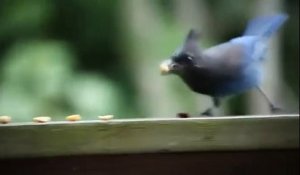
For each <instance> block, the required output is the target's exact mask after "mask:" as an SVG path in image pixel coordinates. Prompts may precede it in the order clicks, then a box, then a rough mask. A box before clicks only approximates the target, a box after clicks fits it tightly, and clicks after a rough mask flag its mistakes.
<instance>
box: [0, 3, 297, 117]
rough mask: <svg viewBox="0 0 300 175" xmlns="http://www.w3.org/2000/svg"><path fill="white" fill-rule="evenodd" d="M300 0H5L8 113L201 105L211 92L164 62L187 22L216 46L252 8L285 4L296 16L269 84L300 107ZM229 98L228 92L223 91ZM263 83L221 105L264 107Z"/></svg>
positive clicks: (275, 54)
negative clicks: (171, 72)
mask: <svg viewBox="0 0 300 175" xmlns="http://www.w3.org/2000/svg"><path fill="white" fill-rule="evenodd" d="M298 3H299V1H298V0H289V1H283V0H254V1H246V0H244V1H236V0H223V1H221V0H186V1H182V0H88V1H86V0H64V1H61V0H23V1H22V0H1V1H0V115H10V116H12V117H13V120H14V121H31V118H32V117H35V116H41V115H46V116H52V117H53V118H54V120H62V119H64V117H65V116H67V115H70V114H81V115H82V116H83V118H84V119H96V116H98V115H106V114H114V115H115V116H116V117H117V118H131V117H174V116H175V114H176V113H177V112H190V113H191V114H192V115H197V114H199V113H200V112H201V111H203V110H204V109H205V108H206V107H208V106H209V105H210V104H211V102H210V100H209V98H208V97H206V96H202V95H196V94H194V93H192V92H191V91H190V90H189V89H188V88H187V87H186V86H185V85H184V84H183V82H182V81H181V80H179V78H178V77H176V76H168V77H162V76H161V75H160V74H159V69H158V65H159V63H160V62H161V61H162V60H164V59H166V58H168V56H170V55H171V54H172V52H173V51H174V50H175V48H176V47H177V46H178V45H179V44H181V42H182V40H183V38H184V37H185V35H186V33H187V32H188V30H189V29H190V28H191V27H193V28H195V29H197V30H198V31H201V32H202V34H203V38H202V40H201V45H202V46H203V47H209V46H212V45H214V44H217V43H220V42H224V41H226V40H228V39H230V38H232V37H235V36H239V34H241V33H242V32H243V29H244V28H245V25H246V22H247V21H248V19H249V18H251V17H254V16H257V15H261V14H269V13H274V12H278V11H284V12H287V13H288V14H289V15H290V19H289V20H288V22H287V23H286V24H285V25H284V26H283V28H282V29H281V30H280V32H279V33H278V34H277V36H276V37H274V39H273V40H272V42H271V48H270V52H269V54H268V57H269V58H268V61H267V63H266V75H265V79H266V81H265V83H264V84H263V87H264V88H265V89H266V92H267V93H268V94H269V96H270V97H271V98H272V99H274V101H275V102H276V103H277V104H279V105H280V106H283V107H284V109H285V110H286V111H287V112H291V113H295V112H298V111H299V110H298V103H299V97H298V96H299V39H298V38H299V9H298V5H299V4H298ZM224 101H225V100H224ZM266 113H268V110H267V107H266V104H265V101H264V100H263V99H262V98H261V97H260V95H259V94H257V92H255V91H253V92H252V91H251V92H248V93H245V94H242V95H239V96H237V97H233V98H229V99H228V100H226V103H225V104H224V106H223V108H222V110H220V114H226V115H229V114H230V115H243V114H266Z"/></svg>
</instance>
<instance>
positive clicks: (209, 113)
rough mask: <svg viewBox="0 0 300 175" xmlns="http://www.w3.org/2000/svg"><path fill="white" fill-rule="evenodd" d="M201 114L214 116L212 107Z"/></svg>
mask: <svg viewBox="0 0 300 175" xmlns="http://www.w3.org/2000/svg"><path fill="white" fill-rule="evenodd" d="M200 115H201V116H213V113H212V110H211V109H207V110H206V111H204V112H202V113H201V114H200Z"/></svg>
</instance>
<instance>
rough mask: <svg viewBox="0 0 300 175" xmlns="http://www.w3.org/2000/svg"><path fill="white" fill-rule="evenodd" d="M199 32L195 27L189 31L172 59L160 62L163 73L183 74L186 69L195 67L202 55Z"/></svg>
mask: <svg viewBox="0 0 300 175" xmlns="http://www.w3.org/2000/svg"><path fill="white" fill-rule="evenodd" d="M198 39H199V33H197V32H195V31H194V30H193V29H192V30H190V31H189V33H188V34H187V36H186V39H185V42H184V44H183V46H182V47H180V48H179V49H177V50H176V51H175V53H174V54H173V55H172V56H171V58H170V59H167V60H165V61H163V62H162V63H161V64H160V72H161V74H162V75H167V74H181V73H182V72H184V70H186V69H188V68H190V67H193V66H195V65H196V63H197V59H199V57H200V50H199V48H198V45H197V42H198Z"/></svg>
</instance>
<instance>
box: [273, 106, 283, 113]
mask: <svg viewBox="0 0 300 175" xmlns="http://www.w3.org/2000/svg"><path fill="white" fill-rule="evenodd" d="M270 110H271V113H272V114H274V113H278V112H281V111H283V109H282V108H281V107H278V106H274V105H271V106H270Z"/></svg>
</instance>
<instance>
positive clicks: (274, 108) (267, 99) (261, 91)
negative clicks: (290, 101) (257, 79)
mask: <svg viewBox="0 0 300 175" xmlns="http://www.w3.org/2000/svg"><path fill="white" fill-rule="evenodd" d="M257 89H258V91H259V92H260V93H261V94H262V95H263V97H264V98H265V100H266V101H267V103H268V105H269V108H270V111H271V112H272V113H275V112H277V111H280V110H282V109H281V108H280V107H277V106H275V105H274V104H273V102H272V101H271V100H270V99H269V97H268V96H267V95H266V93H265V92H264V91H263V89H262V88H261V87H257Z"/></svg>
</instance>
